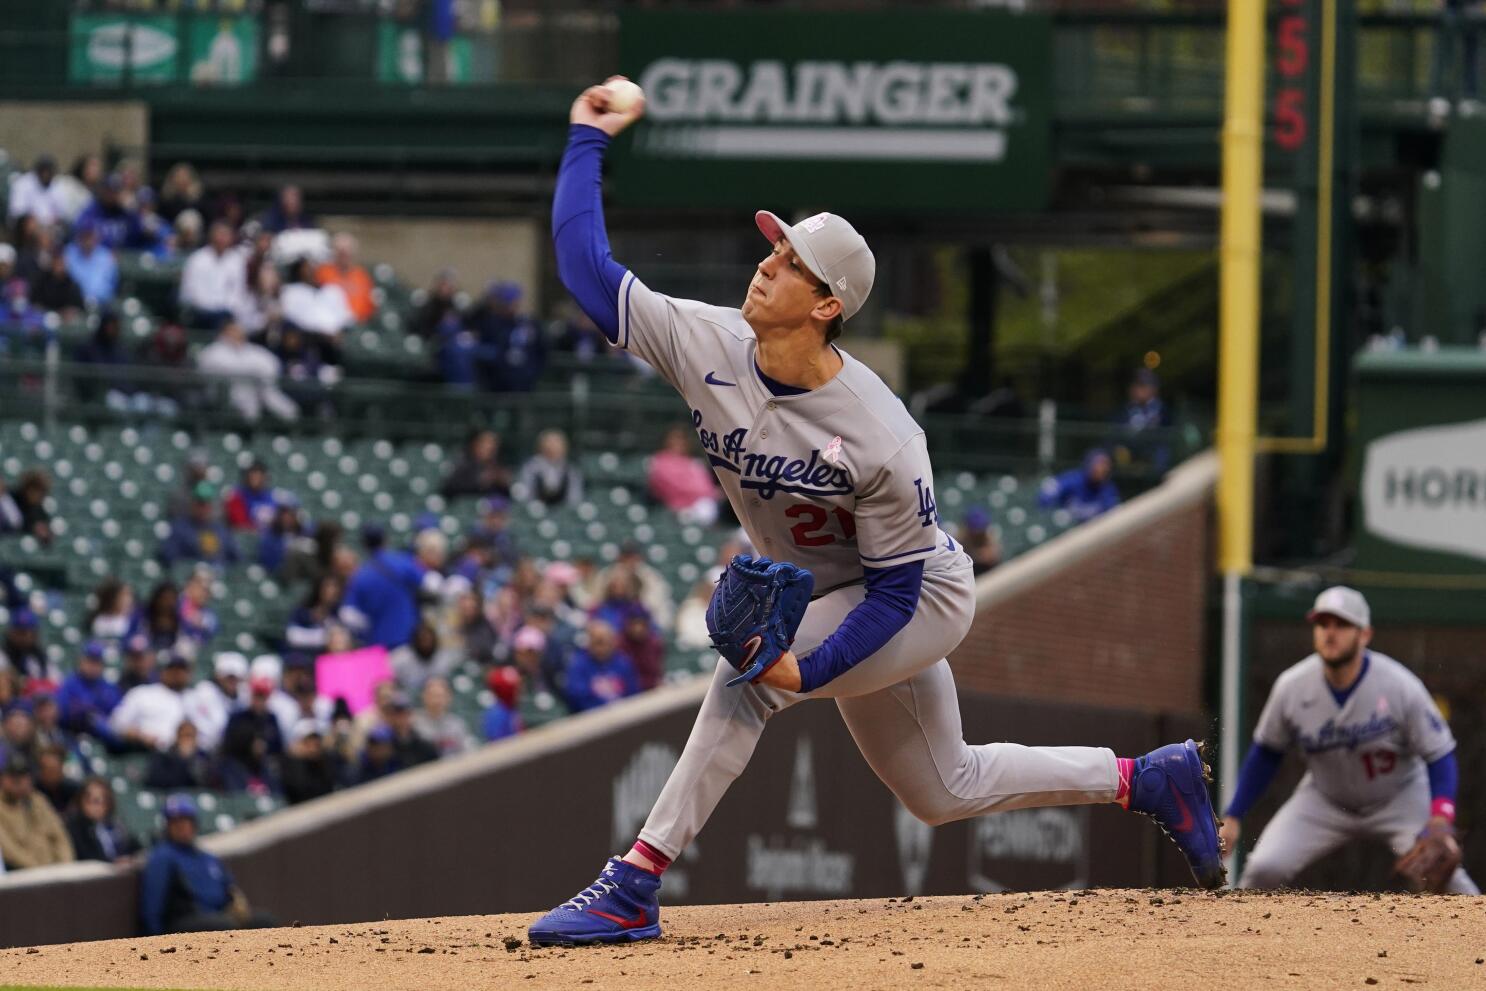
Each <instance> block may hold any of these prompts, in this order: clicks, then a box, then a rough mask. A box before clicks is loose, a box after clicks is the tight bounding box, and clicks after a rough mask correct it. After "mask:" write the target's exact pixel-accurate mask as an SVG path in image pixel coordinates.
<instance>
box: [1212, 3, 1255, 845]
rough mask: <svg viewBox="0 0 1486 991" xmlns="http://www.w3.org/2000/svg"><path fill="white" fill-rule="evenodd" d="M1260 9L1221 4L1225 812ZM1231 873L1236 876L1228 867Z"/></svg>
mask: <svg viewBox="0 0 1486 991" xmlns="http://www.w3.org/2000/svg"><path fill="white" fill-rule="evenodd" d="M1264 8H1265V4H1264V3H1263V2H1262V0H1228V54H1227V60H1226V62H1225V70H1226V73H1227V79H1226V83H1225V89H1224V97H1223V214H1222V231H1221V244H1220V252H1221V254H1220V263H1221V264H1220V266H1219V269H1220V272H1221V275H1220V283H1219V309H1220V312H1219V347H1218V361H1219V367H1218V458H1219V464H1220V476H1219V481H1218V525H1219V536H1220V542H1219V550H1218V563H1219V567H1220V568H1221V570H1222V572H1223V665H1222V685H1223V691H1222V695H1223V703H1222V714H1221V722H1222V731H1221V737H1222V753H1221V759H1220V764H1219V784H1220V786H1221V793H1222V796H1223V804H1224V806H1225V807H1226V805H1227V803H1228V800H1229V799H1230V798H1231V797H1232V795H1233V788H1234V784H1235V782H1236V780H1237V778H1238V763H1239V752H1238V751H1239V746H1240V742H1239V732H1240V729H1241V728H1242V727H1241V720H1242V714H1241V712H1240V702H1241V697H1242V696H1241V682H1242V670H1243V595H1242V590H1243V579H1244V578H1245V577H1246V576H1247V575H1248V574H1249V571H1250V568H1251V567H1252V565H1253V543H1254V433H1255V419H1256V417H1255V407H1256V406H1257V403H1258V391H1259V371H1258V366H1259V242H1260V211H1259V195H1260V192H1261V187H1262V184H1263V169H1264ZM1233 867H1234V868H1235V869H1237V867H1238V861H1237V859H1235V861H1234V863H1233Z"/></svg>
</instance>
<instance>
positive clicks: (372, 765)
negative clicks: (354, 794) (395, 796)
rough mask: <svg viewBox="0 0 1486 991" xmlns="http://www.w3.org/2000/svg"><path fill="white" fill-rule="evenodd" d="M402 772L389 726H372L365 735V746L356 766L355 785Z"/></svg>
mask: <svg viewBox="0 0 1486 991" xmlns="http://www.w3.org/2000/svg"><path fill="white" fill-rule="evenodd" d="M401 770H402V763H401V762H400V761H399V760H398V759H397V749H396V743H395V737H394V735H393V732H392V727H390V726H385V725H381V726H373V727H372V728H371V731H370V732H368V733H367V734H366V746H365V747H363V748H362V751H361V760H360V762H359V763H358V764H357V766H356V783H357V784H366V782H368V781H375V780H377V779H378V778H385V777H386V776H387V775H389V774H392V773H394V772H396V771H401Z"/></svg>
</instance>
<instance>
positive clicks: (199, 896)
mask: <svg viewBox="0 0 1486 991" xmlns="http://www.w3.org/2000/svg"><path fill="white" fill-rule="evenodd" d="M164 814H165V838H164V839H163V840H161V841H160V842H159V843H157V844H155V846H154V848H153V849H152V850H150V855H149V859H148V860H147V861H146V862H145V867H144V872H143V874H142V875H141V877H140V884H139V913H140V922H141V925H142V928H143V929H144V932H145V935H147V936H158V935H161V934H162V933H177V932H215V931H219V930H224V929H261V928H266V927H269V926H272V925H274V924H275V922H274V919H273V917H272V916H271V915H269V914H268V913H267V912H262V911H255V910H254V909H253V908H252V906H251V905H250V904H249V903H248V899H247V896H246V895H244V894H243V892H242V889H241V888H239V887H238V886H237V883H236V882H235V881H234V880H233V879H232V873H231V872H230V871H229V870H228V869H227V867H226V865H225V864H223V863H222V861H220V860H218V859H217V858H216V857H214V856H212V855H211V854H210V853H207V852H206V851H205V850H203V849H201V847H199V846H197V845H196V814H197V813H196V803H195V802H193V801H192V800H191V796H189V795H171V796H170V797H169V798H167V799H166V800H165V809H164Z"/></svg>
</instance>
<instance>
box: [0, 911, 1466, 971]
mask: <svg viewBox="0 0 1486 991" xmlns="http://www.w3.org/2000/svg"><path fill="white" fill-rule="evenodd" d="M531 918H532V917H531V916H528V915H492V916H468V917H463V918H447V919H413V920H406V921H397V922H377V923H367V924H358V925H339V926H318V927H303V928H289V929H269V930H261V931H258V932H244V933H220V934H218V933H211V934H198V935H190V936H164V937H159V938H155V939H128V940H113V941H109V942H97V943H74V944H70V945H62V946H44V947H35V948H30V949H24V948H23V949H15V950H6V951H3V952H0V974H3V975H4V978H3V979H4V980H5V981H6V982H14V983H17V984H43V985H83V986H99V985H102V986H108V987H155V988H235V989H241V991H257V989H263V991H295V989H305V991H333V989H339V988H345V989H347V991H350V989H355V991H378V989H383V988H418V989H424V988H427V989H445V988H446V989H450V991H456V989H457V991H464V989H467V988H521V989H522V991H534V989H541V988H572V987H580V986H583V985H587V984H592V985H593V986H594V987H595V988H601V987H605V986H607V987H624V988H659V987H664V988H668V989H670V991H677V989H680V988H687V987H724V986H741V987H750V986H757V987H760V988H763V987H778V986H780V984H781V982H784V981H790V982H792V983H793V984H794V986H795V987H799V988H804V987H850V988H854V989H856V988H884V989H893V991H897V989H899V988H904V987H908V988H913V987H923V988H930V987H933V988H964V987H1008V988H1077V989H1085V988H1091V987H1097V988H1130V989H1139V991H1156V989H1162V988H1173V989H1181V991H1195V989H1199V988H1212V987H1224V988H1230V987H1260V986H1262V987H1279V988H1304V989H1306V991H1313V989H1318V988H1364V987H1367V986H1370V985H1378V986H1381V987H1384V988H1387V987H1399V986H1401V985H1404V984H1428V985H1431V986H1433V987H1443V988H1463V987H1482V988H1486V963H1483V958H1486V900H1483V899H1481V898H1463V897H1409V896H1401V895H1381V896H1374V895H1330V894H1304V893H1302V894H1281V895H1268V894H1255V893H1239V894H1225V895H1211V894H1206V893H1196V892H1188V891H1159V892H1154V891H1126V890H1105V891H1080V892H1038V893H1033V894H1000V895H984V896H966V897H941V898H916V899H910V898H904V899H886V900H872V901H845V902H787V903H779V904H766V905H743V906H736V905H735V906H702V907H691V908H673V909H667V910H665V912H664V915H663V919H664V923H665V928H666V936H665V938H664V939H661V940H656V941H651V942H647V943H636V944H631V945H628V946H623V947H600V948H592V949H557V948H546V949H533V948H532V947H530V946H528V945H527V944H526V926H527V924H528V923H530V921H531ZM755 981H757V982H758V983H757V984H756V985H755V984H753V983H752V982H755Z"/></svg>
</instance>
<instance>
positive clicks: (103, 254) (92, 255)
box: [63, 223, 119, 306]
mask: <svg viewBox="0 0 1486 991" xmlns="http://www.w3.org/2000/svg"><path fill="white" fill-rule="evenodd" d="M74 236H75V239H74V240H73V242H72V243H71V244H69V245H68V246H67V249H66V250H65V251H64V252H63V256H64V257H65V258H66V259H67V274H68V275H70V276H72V281H73V282H76V283H77V286H78V288H79V289H81V290H82V291H83V299H84V301H86V302H87V303H88V304H90V305H93V306H104V305H106V304H108V303H112V302H113V299H114V296H115V295H116V294H117V293H118V290H119V263H118V262H117V261H115V260H114V253H113V252H112V251H110V250H108V248H107V247H105V246H104V245H103V244H102V243H101V242H100V241H99V237H98V228H97V227H96V226H94V225H93V224H91V223H83V224H78V226H77V230H76V231H75V232H74Z"/></svg>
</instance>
